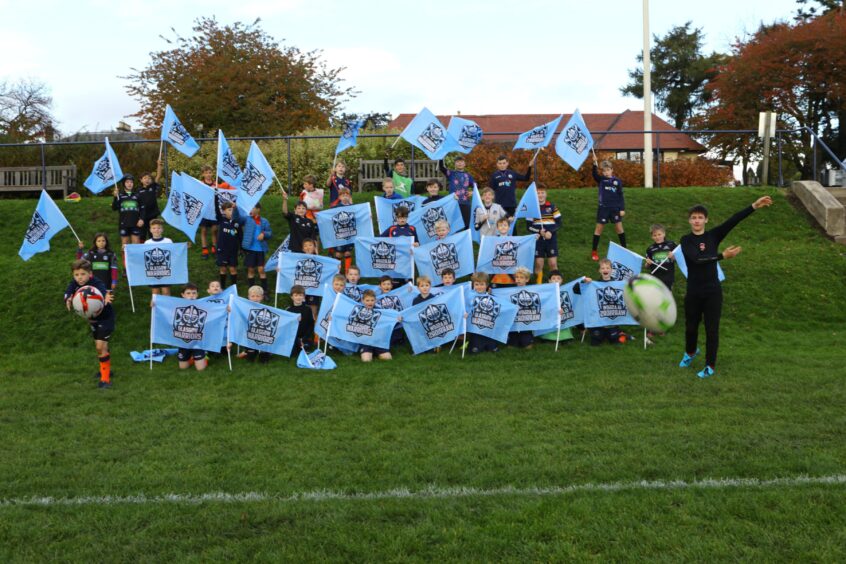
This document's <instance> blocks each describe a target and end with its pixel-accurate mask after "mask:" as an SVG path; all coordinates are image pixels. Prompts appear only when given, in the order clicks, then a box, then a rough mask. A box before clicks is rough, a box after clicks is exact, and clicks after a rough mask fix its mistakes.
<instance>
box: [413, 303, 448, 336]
mask: <svg viewBox="0 0 846 564" xmlns="http://www.w3.org/2000/svg"><path fill="white" fill-rule="evenodd" d="M418 318H419V319H420V324H421V325H423V330H424V331H425V332H426V338H427V339H437V338H439V337H442V336H443V335H446V334H447V333H449V332H451V331H454V330H455V324H454V323H453V322H452V316H451V315H450V314H449V310H448V309H447V306H446V304H431V305H429V306H427V307H426V308H425V309H424V310H423V311H421V312H420V313H419V314H418Z"/></svg>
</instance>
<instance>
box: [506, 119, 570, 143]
mask: <svg viewBox="0 0 846 564" xmlns="http://www.w3.org/2000/svg"><path fill="white" fill-rule="evenodd" d="M562 117H564V115H563V114H562V115H560V116H558V117H557V118H555V119H554V120H552V121H550V122H548V123H545V124H543V125H539V126H537V127H534V128H532V129H530V130H529V131H526V132H525V133H521V134H520V137H518V138H517V142H516V143H515V144H514V148H515V149H540V148H542V147H546V146H547V145H549V142H550V141H551V140H552V136H553V135H554V134H555V130H556V129H558V124H559V123H560V122H561V118H562Z"/></svg>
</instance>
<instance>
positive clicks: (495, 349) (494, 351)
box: [490, 347, 499, 353]
mask: <svg viewBox="0 0 846 564" xmlns="http://www.w3.org/2000/svg"><path fill="white" fill-rule="evenodd" d="M490 352H493V353H497V352H499V347H494V348H492V349H491V350H490Z"/></svg>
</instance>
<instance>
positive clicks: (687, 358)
mask: <svg viewBox="0 0 846 564" xmlns="http://www.w3.org/2000/svg"><path fill="white" fill-rule="evenodd" d="M698 354H699V349H696V352H695V353H693V355H689V354H687V353H684V356H683V357H682V359H681V362H680V363H679V368H687V367H689V366H690V363H691V362H693V359H694V358H696V355H698Z"/></svg>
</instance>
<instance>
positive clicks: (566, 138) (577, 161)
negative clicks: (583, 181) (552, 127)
mask: <svg viewBox="0 0 846 564" xmlns="http://www.w3.org/2000/svg"><path fill="white" fill-rule="evenodd" d="M592 148H593V137H591V134H590V131H589V130H588V128H587V125H585V120H584V119H582V114H581V113H580V112H579V110H578V109H577V110H576V111H575V112H573V115H572V116H571V117H570V120H569V121H568V122H567V125H565V126H564V129H562V130H561V133H559V134H558V140H556V142H555V152H556V153H558V156H559V157H561V158H562V159H563V160H564V162H565V163H567V164H568V165H570V166H571V167H573V168H574V169H576V170H579V169H580V168H581V166H582V164H584V162H585V159H587V157H588V153H590V150H591V149H592Z"/></svg>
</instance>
